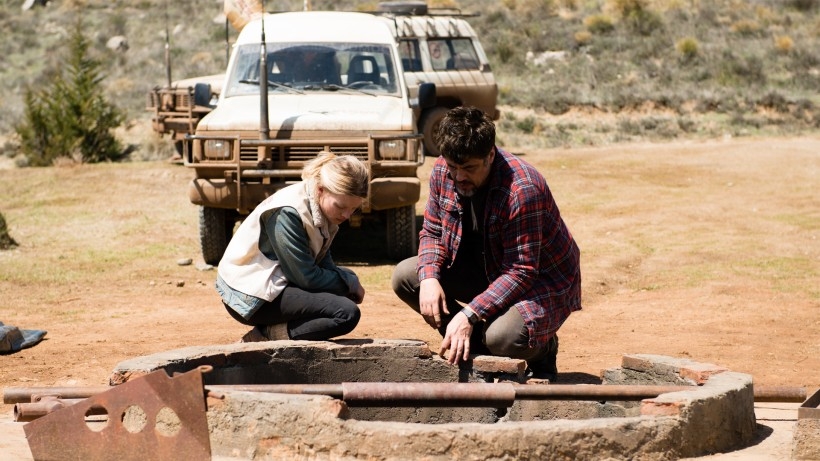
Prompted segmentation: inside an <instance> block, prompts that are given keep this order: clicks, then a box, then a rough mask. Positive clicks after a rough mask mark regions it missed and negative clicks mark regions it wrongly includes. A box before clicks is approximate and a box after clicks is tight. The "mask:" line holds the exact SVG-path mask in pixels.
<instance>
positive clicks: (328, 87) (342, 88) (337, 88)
mask: <svg viewBox="0 0 820 461" xmlns="http://www.w3.org/2000/svg"><path fill="white" fill-rule="evenodd" d="M304 88H305V89H306V90H310V89H314V88H316V89H320V90H324V91H346V90H347V91H355V92H356V93H361V94H366V95H368V96H376V94H375V93H371V92H369V91H365V90H361V89H359V88H350V87H347V86H342V85H337V84H335V83H323V84H321V85H315V86H314V85H307V86H305V87H304Z"/></svg>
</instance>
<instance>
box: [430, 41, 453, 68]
mask: <svg viewBox="0 0 820 461" xmlns="http://www.w3.org/2000/svg"><path fill="white" fill-rule="evenodd" d="M448 41H449V40H444V39H434V40H431V39H428V40H427V49H428V50H429V51H430V63H431V64H432V65H433V70H446V69H452V68H453V67H452V59H451V58H452V53H451V51H450V47H449V44H448Z"/></svg>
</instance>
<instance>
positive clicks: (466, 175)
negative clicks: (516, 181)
mask: <svg viewBox="0 0 820 461" xmlns="http://www.w3.org/2000/svg"><path fill="white" fill-rule="evenodd" d="M494 158H495V149H493V150H492V151H490V155H488V156H487V157H486V158H483V159H478V158H473V159H470V160H467V161H466V162H464V163H462V164H458V163H455V162H453V161H450V160H447V159H445V162H446V163H447V169H448V170H449V172H448V174H449V175H450V178H451V179H452V180H453V181H455V183H456V191H457V192H458V193H459V194H461V195H463V196H464V197H472V196H473V194H475V191H476V189H478V188H479V187H481V186H483V185H484V184H486V182H487V178H488V177H489V176H490V167H491V166H492V164H493V159H494Z"/></svg>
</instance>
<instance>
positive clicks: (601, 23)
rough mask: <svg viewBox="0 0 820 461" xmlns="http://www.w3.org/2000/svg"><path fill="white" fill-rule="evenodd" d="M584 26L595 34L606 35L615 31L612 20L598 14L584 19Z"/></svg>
mask: <svg viewBox="0 0 820 461" xmlns="http://www.w3.org/2000/svg"><path fill="white" fill-rule="evenodd" d="M584 25H585V26H586V28H587V30H589V31H590V32H591V33H593V34H606V33H609V32H612V31H613V30H615V24H613V22H612V18H610V17H609V16H606V15H603V14H596V15H592V16H587V17H586V18H584Z"/></svg>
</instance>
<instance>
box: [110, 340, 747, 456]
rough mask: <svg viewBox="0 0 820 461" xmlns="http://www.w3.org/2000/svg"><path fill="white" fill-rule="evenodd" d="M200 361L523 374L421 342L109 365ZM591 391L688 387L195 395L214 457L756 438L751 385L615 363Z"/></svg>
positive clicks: (177, 368) (356, 370)
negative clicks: (378, 403)
mask: <svg viewBox="0 0 820 461" xmlns="http://www.w3.org/2000/svg"><path fill="white" fill-rule="evenodd" d="M202 365H209V366H211V367H213V370H212V371H211V372H208V373H205V374H203V379H204V382H205V384H206V385H221V384H231V385H240V384H334V383H346V382H357V383H362V382H396V383H410V382H444V383H446V382H453V383H456V382H494V381H499V380H510V379H512V380H515V379H519V380H523V372H524V367H525V364H524V362H523V361H520V360H514V359H505V358H498V357H484V356H477V357H475V358H474V359H473V360H471V361H469V362H467V363H464V364H462V365H461V366H460V367H452V366H450V365H449V364H448V363H447V362H446V361H445V360H443V359H441V358H440V357H439V356H437V355H435V354H433V353H432V352H431V351H430V349H429V348H428V347H427V345H426V344H425V343H424V342H421V341H412V340H338V341H327V342H309V341H269V342H261V343H236V344H228V345H215V346H203V347H189V348H184V349H177V350H171V351H167V352H162V353H159V354H154V355H149V356H143V357H137V358H134V359H130V360H127V361H124V362H121V363H120V364H118V365H117V367H116V368H115V370H114V372H113V374H112V375H111V377H110V381H111V384H121V383H123V382H126V381H128V380H129V379H133V378H135V377H138V376H142V375H144V374H147V373H150V372H153V371H155V370H158V369H164V370H165V371H166V372H167V373H168V374H169V375H170V374H173V373H177V372H187V371H190V370H193V369H195V368H197V367H199V366H202ZM601 381H602V385H674V386H680V385H687V386H691V387H692V388H691V390H688V389H687V390H683V391H678V392H671V393H666V394H661V395H659V396H658V397H655V398H649V399H644V400H642V401H640V402H629V401H626V402H615V401H600V402H599V401H576V400H516V401H515V402H514V403H513V404H512V405H511V406H510V407H508V408H500V409H496V408H475V407H472V408H452V407H434V408H428V407H420V408H417V407H410V408H407V407H398V408H394V407H353V406H348V405H347V404H346V403H345V402H344V401H342V400H337V399H334V398H332V397H329V396H324V395H293V394H273V393H261V392H243V391H227V392H224V393H222V395H221V397H222V398H219V399H217V398H212V397H209V398H208V413H207V416H208V426H209V431H210V441H211V450H212V453H213V455H214V456H215V457H231V458H233V459H317V460H353V459H367V460H388V459H389V460H413V461H417V460H485V459H486V460H529V459H532V460H600V459H624V460H625V459H629V460H635V459H641V460H667V459H678V458H683V457H694V456H703V455H707V454H711V453H717V452H725V451H731V450H735V449H738V448H740V447H743V446H745V445H748V444H749V442H750V441H751V440H752V439H753V437H754V435H755V426H756V421H755V414H754V394H753V388H752V377H751V376H749V375H746V374H741V373H735V372H731V371H728V370H726V369H724V368H720V367H717V366H714V365H709V364H703V363H697V362H693V361H691V360H686V359H677V358H672V357H665V356H657V355H643V354H639V355H627V356H624V357H623V359H622V363H621V366H620V367H619V368H612V369H608V370H605V371H603V372H602V375H601Z"/></svg>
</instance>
